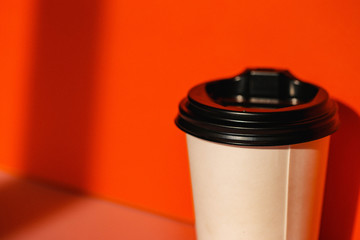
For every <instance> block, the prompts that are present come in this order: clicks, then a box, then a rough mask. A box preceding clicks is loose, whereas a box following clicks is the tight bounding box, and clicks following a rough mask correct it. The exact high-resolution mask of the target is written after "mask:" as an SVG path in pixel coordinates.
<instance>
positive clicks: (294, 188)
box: [186, 134, 330, 240]
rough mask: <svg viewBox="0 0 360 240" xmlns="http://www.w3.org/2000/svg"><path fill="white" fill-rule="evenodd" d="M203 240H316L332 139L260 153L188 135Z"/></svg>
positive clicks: (257, 149) (199, 234) (199, 233)
mask: <svg viewBox="0 0 360 240" xmlns="http://www.w3.org/2000/svg"><path fill="white" fill-rule="evenodd" d="M186 136H187V145H188V153H189V161H190V171H191V179H192V188H193V198H194V207H195V218H196V232H197V239H198V240H242V239H243V240H316V239H318V234H319V225H320V218H321V209H322V199H323V192H324V181H325V173H326V165H327V157H328V147H329V139H330V136H327V137H324V138H321V139H318V140H314V141H309V142H305V143H299V144H293V145H285V146H271V147H256V146H250V147H248V146H235V145H228V144H221V143H215V142H211V141H207V140H203V139H200V138H197V137H194V136H192V135H189V134H186Z"/></svg>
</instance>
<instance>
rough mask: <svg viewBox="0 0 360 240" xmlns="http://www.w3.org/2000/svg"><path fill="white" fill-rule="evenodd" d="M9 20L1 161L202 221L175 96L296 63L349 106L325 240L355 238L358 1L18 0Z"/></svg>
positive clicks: (359, 207) (337, 140) (336, 144)
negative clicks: (203, 84)
mask: <svg viewBox="0 0 360 240" xmlns="http://www.w3.org/2000/svg"><path fill="white" fill-rule="evenodd" d="M0 22H1V23H0V24H1V25H0V36H1V38H0V53H1V54H0V74H1V75H0V76H1V79H2V81H1V83H2V85H1V88H0V112H1V118H0V133H1V134H0V168H1V169H3V170H6V171H9V172H12V173H15V174H21V175H26V176H30V177H35V178H38V179H44V180H47V181H49V182H52V183H56V184H58V185H62V186H68V187H69V186H70V187H72V188H75V189H79V190H82V191H84V192H87V193H90V194H93V195H96V196H100V197H103V198H106V199H111V200H114V201H116V202H121V203H126V204H129V205H132V206H136V207H139V208H142V209H147V210H151V211H153V212H157V213H161V214H164V215H167V216H171V217H174V218H177V219H181V220H184V221H189V222H193V209H192V202H191V201H192V200H191V188H190V179H189V173H188V163H187V156H186V148H185V138H184V135H183V133H182V132H181V131H180V130H178V129H177V128H176V127H175V125H174V123H173V119H174V117H175V116H176V113H177V104H178V102H179V101H180V99H181V98H182V97H184V96H185V94H186V92H187V90H188V89H189V88H190V87H191V86H193V85H194V84H196V83H199V82H202V81H207V80H209V79H216V78H222V77H228V76H233V75H235V74H237V73H239V72H240V71H242V70H243V69H244V68H245V67H255V66H261V67H278V68H287V69H290V70H291V71H292V72H293V73H294V74H295V75H296V76H298V77H299V78H301V79H305V80H308V81H310V82H312V83H315V84H318V85H321V86H323V87H324V88H326V89H327V90H328V91H329V92H330V93H331V95H332V96H333V97H334V98H335V99H336V100H337V101H338V102H339V106H340V114H341V116H340V117H341V120H342V127H341V129H340V130H339V131H338V132H337V133H336V134H335V135H334V137H333V141H332V144H331V152H330V159H329V169H328V178H327V185H326V193H325V203H324V213H323V220H322V229H321V239H326V240H329V239H330V240H331V239H335V240H338V239H342V240H348V239H359V238H360V198H359V184H360V177H359V176H360V161H359V159H360V157H359V156H360V147H359V146H360V138H359V136H360V118H359V115H358V114H360V94H359V89H360V80H359V79H360V77H359V69H360V64H359V56H360V45H359V42H360V3H359V2H358V1H355V0H343V1H325V0H322V1H312V0H302V1H286V0H277V1H265V0H258V1H252V0H244V1H238V0H224V1H213V0H206V1H205V0H198V1H189V0H183V1H167V0H153V1H130V0H106V1H104V0H86V1H85V0H78V1H70V0H51V1H48V0H37V1H35V0H33V1H31V0H29V1H21V0H11V1H10V0H9V1H3V2H2V7H1V8H0ZM0 191H1V189H0Z"/></svg>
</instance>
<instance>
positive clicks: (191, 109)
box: [175, 69, 339, 146]
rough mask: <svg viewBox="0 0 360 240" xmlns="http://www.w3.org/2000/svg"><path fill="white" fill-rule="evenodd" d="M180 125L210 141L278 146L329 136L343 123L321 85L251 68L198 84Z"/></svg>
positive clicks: (180, 116) (181, 114) (183, 107)
mask: <svg viewBox="0 0 360 240" xmlns="http://www.w3.org/2000/svg"><path fill="white" fill-rule="evenodd" d="M179 110H180V111H179V114H178V116H177V118H176V120H175V123H176V125H177V126H178V127H179V128H180V129H181V130H183V131H184V132H186V133H188V134H191V135H193V136H196V137H198V138H202V139H205V140H209V141H213V142H219V143H225V144H232V145H245V146H277V145H288V144H295V143H301V142H307V141H312V140H315V139H319V138H322V137H325V136H328V135H330V134H332V133H333V132H335V131H336V129H337V127H338V125H339V119H338V113H337V105H336V103H335V102H334V101H333V100H331V99H330V98H329V95H328V93H327V92H326V91H325V90H324V89H323V88H321V87H318V86H315V85H312V84H309V83H306V82H303V81H300V80H298V79H296V78H295V77H294V76H293V75H291V74H290V73H289V72H288V71H286V70H275V69H247V70H245V71H244V72H243V73H241V74H240V75H237V76H235V77H233V78H230V79H223V80H218V81H211V82H206V83H202V84H199V85H197V86H195V87H193V88H192V89H191V90H190V91H189V93H188V96H187V98H185V99H183V100H182V101H181V103H180V105H179Z"/></svg>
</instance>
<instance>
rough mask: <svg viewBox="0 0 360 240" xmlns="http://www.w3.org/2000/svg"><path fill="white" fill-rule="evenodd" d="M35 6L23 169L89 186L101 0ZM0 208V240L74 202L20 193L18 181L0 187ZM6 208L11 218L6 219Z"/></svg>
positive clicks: (44, 1) (68, 0) (58, 1)
mask: <svg viewBox="0 0 360 240" xmlns="http://www.w3.org/2000/svg"><path fill="white" fill-rule="evenodd" d="M37 4H38V5H37V6H36V11H37V16H36V17H37V19H36V24H35V27H36V29H35V35H34V36H35V41H34V43H35V45H34V46H33V47H34V51H33V53H34V56H33V57H34V59H33V61H32V62H33V66H32V75H31V76H30V81H29V99H28V111H29V112H28V119H27V124H28V125H27V132H26V135H25V137H24V139H25V143H24V145H25V149H24V154H23V166H22V168H23V170H24V172H26V173H28V174H29V176H36V177H38V178H45V179H50V180H52V181H53V182H61V183H64V182H65V184H70V183H71V184H73V185H76V187H78V188H81V187H82V186H85V185H86V184H87V181H88V177H87V173H88V169H89V164H91V159H90V156H89V154H90V151H89V149H91V146H90V144H91V135H92V134H91V129H92V117H93V112H92V111H93V102H94V100H95V99H94V92H95V88H96V79H95V72H94V70H95V67H96V59H97V56H96V53H97V47H98V42H97V40H98V37H99V19H100V16H99V15H100V12H99V11H100V10H101V6H100V5H101V4H100V0H80V1H72V0H53V1H47V0H38V1H37ZM44 199H47V200H48V201H45V202H44ZM0 203H1V204H0V213H1V215H2V217H1V218H0V226H1V227H0V237H1V239H4V238H5V237H6V236H7V235H9V234H12V233H13V232H16V231H17V230H20V229H21V228H24V227H26V225H29V224H31V223H33V222H34V220H35V219H36V220H39V219H41V218H46V217H48V216H49V215H52V214H54V212H56V211H61V209H62V208H63V207H64V206H67V205H69V204H71V202H69V200H68V199H63V200H61V199H56V198H54V197H53V198H52V197H51V196H48V197H44V196H43V195H41V194H38V193H32V192H24V189H23V187H22V184H19V183H15V182H14V183H9V184H7V185H5V186H1V188H0ZM9 209H10V210H11V209H12V210H13V212H12V214H13V215H15V216H13V217H9V216H7V217H5V218H3V216H4V215H3V213H9V211H10V210H9ZM8 215H9V214H8Z"/></svg>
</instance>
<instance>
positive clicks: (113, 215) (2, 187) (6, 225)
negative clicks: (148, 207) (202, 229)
mask: <svg viewBox="0 0 360 240" xmlns="http://www.w3.org/2000/svg"><path fill="white" fill-rule="evenodd" d="M0 239H4V240H33V239H34V240H35V239H36V240H43V239H44V240H45V239H46V240H49V239H51V240H64V239H76V240H82V239H86V240H93V239H94V240H95V239H96V240H99V239H102V240H103V239H104V240H107V239H110V240H111V239H117V240H118V239H122V240H133V239H134V240H135V239H136V240H141V239H146V240H151V239H156V240H162V239H166V240H169V239H171V240H195V229H194V226H193V225H191V224H187V223H183V222H179V221H176V220H173V219H170V218H166V217H163V216H159V215H156V214H153V213H149V212H146V211H141V210H138V209H134V208H130V207H127V206H123V205H120V204H116V203H113V202H109V201H106V200H102V199H97V198H93V197H89V196H84V195H81V194H77V193H73V192H70V191H66V190H62V189H59V188H55V187H51V186H49V185H45V184H41V183H38V182H34V181H30V180H25V179H20V178H17V177H14V176H12V175H9V174H7V173H5V172H3V171H0Z"/></svg>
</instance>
